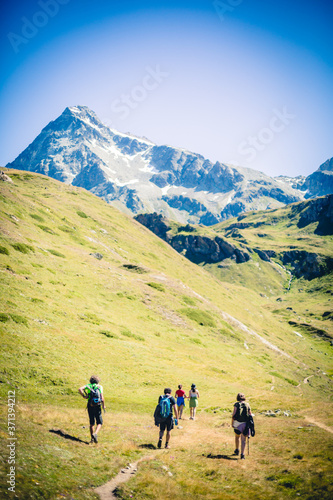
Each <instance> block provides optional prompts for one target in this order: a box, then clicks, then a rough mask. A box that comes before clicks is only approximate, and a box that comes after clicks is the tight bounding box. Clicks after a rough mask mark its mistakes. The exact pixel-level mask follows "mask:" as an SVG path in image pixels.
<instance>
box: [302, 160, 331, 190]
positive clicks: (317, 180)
mask: <svg viewBox="0 0 333 500" xmlns="http://www.w3.org/2000/svg"><path fill="white" fill-rule="evenodd" d="M302 189H306V198H312V197H314V196H324V195H326V194H331V193H333V158H331V159H329V160H327V161H325V163H323V164H322V165H320V167H319V168H318V170H316V172H314V173H313V174H311V175H309V176H308V177H307V178H306V180H305V182H304V184H303V188H302Z"/></svg>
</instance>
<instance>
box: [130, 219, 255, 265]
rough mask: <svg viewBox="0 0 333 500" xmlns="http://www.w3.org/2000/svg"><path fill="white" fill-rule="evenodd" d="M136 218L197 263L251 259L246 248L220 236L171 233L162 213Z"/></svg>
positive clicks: (186, 227) (186, 228)
mask: <svg viewBox="0 0 333 500" xmlns="http://www.w3.org/2000/svg"><path fill="white" fill-rule="evenodd" d="M135 219H136V220H137V221H138V222H140V224H143V225H144V226H146V227H147V228H148V229H150V231H152V232H153V233H155V234H156V235H157V236H159V237H160V238H162V239H163V240H165V241H166V242H167V243H169V244H170V245H171V246H172V247H173V248H174V249H175V250H177V252H179V253H182V254H183V255H184V256H185V257H187V258H188V259H189V260H191V261H192V262H195V263H197V264H199V263H203V262H204V263H216V262H220V261H222V260H224V259H229V258H230V259H233V260H235V262H236V263H237V264H240V263H242V262H247V261H248V260H249V259H250V255H249V253H248V252H247V251H246V250H240V249H239V248H237V247H236V246H234V245H232V244H231V243H229V242H228V241H226V240H225V239H223V238H221V237H219V236H216V237H215V238H211V237H208V236H200V235H193V234H177V235H172V234H171V233H169V231H170V229H171V226H170V224H169V223H168V221H167V219H165V218H164V217H163V216H162V215H158V214H156V213H154V214H140V215H137V216H136V217H135ZM190 228H191V226H185V227H182V228H181V229H183V230H186V231H187V232H191V229H190Z"/></svg>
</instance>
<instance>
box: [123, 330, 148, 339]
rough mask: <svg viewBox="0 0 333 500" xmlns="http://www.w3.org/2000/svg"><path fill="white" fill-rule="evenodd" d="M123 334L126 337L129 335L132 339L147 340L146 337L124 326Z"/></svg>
mask: <svg viewBox="0 0 333 500" xmlns="http://www.w3.org/2000/svg"><path fill="white" fill-rule="evenodd" d="M121 334H122V335H124V336H125V337H129V338H132V339H135V340H141V341H144V340H145V339H144V337H141V336H140V335H137V334H136V333H132V332H131V331H130V330H128V329H127V328H123V329H122V330H121Z"/></svg>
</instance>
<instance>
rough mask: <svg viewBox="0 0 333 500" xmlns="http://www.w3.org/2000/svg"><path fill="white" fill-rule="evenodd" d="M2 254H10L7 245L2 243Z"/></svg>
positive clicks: (0, 248)
mask: <svg viewBox="0 0 333 500" xmlns="http://www.w3.org/2000/svg"><path fill="white" fill-rule="evenodd" d="M0 254H2V255H9V250H8V248H7V247H3V246H2V245H0Z"/></svg>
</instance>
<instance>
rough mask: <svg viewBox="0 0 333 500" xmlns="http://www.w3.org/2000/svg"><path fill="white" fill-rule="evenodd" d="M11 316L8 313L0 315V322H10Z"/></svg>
mask: <svg viewBox="0 0 333 500" xmlns="http://www.w3.org/2000/svg"><path fill="white" fill-rule="evenodd" d="M9 319H10V318H9V314H6V313H0V322H1V323H5V322H6V321H9Z"/></svg>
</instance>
